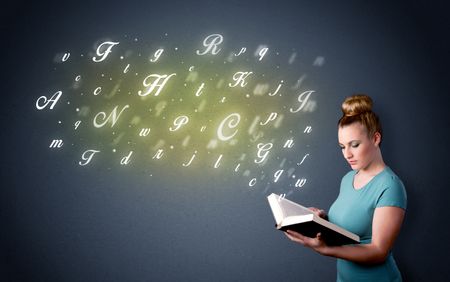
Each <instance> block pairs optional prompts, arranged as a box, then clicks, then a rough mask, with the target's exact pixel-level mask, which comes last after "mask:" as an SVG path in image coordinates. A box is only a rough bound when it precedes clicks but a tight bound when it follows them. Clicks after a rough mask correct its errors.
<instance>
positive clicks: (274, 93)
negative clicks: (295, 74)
mask: <svg viewBox="0 0 450 282" xmlns="http://www.w3.org/2000/svg"><path fill="white" fill-rule="evenodd" d="M281 85H283V80H282V81H281V82H280V84H278V87H277V89H276V90H275V92H273V94H272V93H269V96H275V95H276V94H277V93H278V90H280V88H281Z"/></svg>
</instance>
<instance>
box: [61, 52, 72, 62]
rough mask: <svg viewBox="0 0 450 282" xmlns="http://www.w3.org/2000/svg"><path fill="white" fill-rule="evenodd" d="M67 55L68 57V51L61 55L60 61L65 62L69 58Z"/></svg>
mask: <svg viewBox="0 0 450 282" xmlns="http://www.w3.org/2000/svg"><path fill="white" fill-rule="evenodd" d="M69 57H70V53H65V54H64V56H63V57H62V60H61V61H63V62H65V61H67V60H68V59H69Z"/></svg>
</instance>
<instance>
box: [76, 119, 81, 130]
mask: <svg viewBox="0 0 450 282" xmlns="http://www.w3.org/2000/svg"><path fill="white" fill-rule="evenodd" d="M80 123H81V120H77V121H76V122H75V124H74V125H75V130H77V128H78V126H79V125H80Z"/></svg>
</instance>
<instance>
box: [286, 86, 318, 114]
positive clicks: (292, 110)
mask: <svg viewBox="0 0 450 282" xmlns="http://www.w3.org/2000/svg"><path fill="white" fill-rule="evenodd" d="M313 92H314V90H308V91H305V92H303V93H301V94H300V95H298V98H297V100H298V101H299V102H300V106H299V107H298V109H297V110H294V109H292V108H291V109H290V111H291V113H296V112H298V111H300V110H301V109H303V107H304V106H305V104H306V102H308V99H309V96H311V94H312V93H313ZM305 95H306V97H305V98H303V96H305Z"/></svg>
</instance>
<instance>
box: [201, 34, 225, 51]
mask: <svg viewBox="0 0 450 282" xmlns="http://www.w3.org/2000/svg"><path fill="white" fill-rule="evenodd" d="M210 38H212V39H211V40H210ZM222 41H223V36H222V35H220V34H211V35H208V36H207V37H206V38H205V40H203V46H205V47H207V48H206V50H205V51H203V53H202V52H200V50H197V55H205V54H206V53H208V52H209V51H210V50H211V49H212V50H211V53H212V54H213V55H216V54H217V53H219V51H220V50H221V49H219V50H217V45H219V44H220V43H222Z"/></svg>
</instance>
